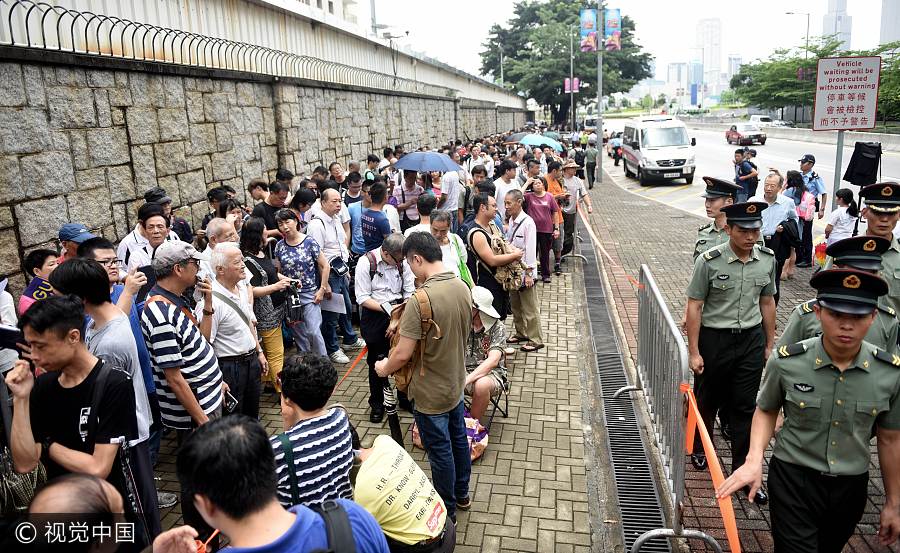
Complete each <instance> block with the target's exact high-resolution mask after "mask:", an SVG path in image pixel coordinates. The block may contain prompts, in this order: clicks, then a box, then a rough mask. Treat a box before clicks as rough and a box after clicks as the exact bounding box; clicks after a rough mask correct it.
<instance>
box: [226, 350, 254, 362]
mask: <svg viewBox="0 0 900 553" xmlns="http://www.w3.org/2000/svg"><path fill="white" fill-rule="evenodd" d="M257 355H259V352H258V351H257V350H256V348H254V349H251V350H250V351H248V352H247V353H239V354H238V355H226V356H224V357H219V361H248V360H250V359H253V358H254V357H256V356H257Z"/></svg>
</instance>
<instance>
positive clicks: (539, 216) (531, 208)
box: [525, 192, 559, 233]
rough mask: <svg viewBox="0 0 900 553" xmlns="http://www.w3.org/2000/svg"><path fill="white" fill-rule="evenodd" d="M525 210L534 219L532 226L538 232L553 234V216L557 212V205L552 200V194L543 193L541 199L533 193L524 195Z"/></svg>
mask: <svg viewBox="0 0 900 553" xmlns="http://www.w3.org/2000/svg"><path fill="white" fill-rule="evenodd" d="M525 210H526V211H528V215H529V216H530V217H531V218H532V219H534V226H535V227H536V228H537V231H538V232H545V233H552V232H553V214H554V213H556V212H557V211H559V205H558V204H557V203H556V200H555V199H554V198H553V194H550V193H549V192H545V193H544V196H543V197H542V198H539V197H537V196H536V195H535V193H534V192H526V193H525Z"/></svg>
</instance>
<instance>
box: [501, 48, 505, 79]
mask: <svg viewBox="0 0 900 553" xmlns="http://www.w3.org/2000/svg"><path fill="white" fill-rule="evenodd" d="M504 83H505V81H504V80H503V48H500V86H504V87H505V85H504Z"/></svg>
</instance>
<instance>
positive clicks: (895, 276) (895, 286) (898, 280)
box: [859, 182, 900, 313]
mask: <svg viewBox="0 0 900 553" xmlns="http://www.w3.org/2000/svg"><path fill="white" fill-rule="evenodd" d="M859 196H860V198H861V199H864V200H865V201H866V203H865V206H866V207H867V208H868V209H870V210H872V211H874V212H875V213H896V212H898V211H900V184H897V183H896V182H877V183H875V184H870V185H867V186H863V187H862V188H861V189H860V191H859ZM881 264H882V266H883V268H882V271H881V276H882V277H883V278H884V279H885V280H886V281H887V283H888V293H887V297H886V298H885V300H886V301H885V304H886V305H889V306H891V307H892V308H893V309H894V311H896V312H898V313H900V242H898V241H897V239H896V238H893V237H892V239H891V246H890V248H888V250H887V251H886V252H884V254H882V256H881Z"/></svg>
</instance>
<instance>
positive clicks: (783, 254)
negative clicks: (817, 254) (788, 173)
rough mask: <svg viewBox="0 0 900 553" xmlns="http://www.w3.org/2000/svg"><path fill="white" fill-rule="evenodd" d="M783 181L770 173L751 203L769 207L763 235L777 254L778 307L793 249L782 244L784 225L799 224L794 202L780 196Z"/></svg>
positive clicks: (777, 174)
mask: <svg viewBox="0 0 900 553" xmlns="http://www.w3.org/2000/svg"><path fill="white" fill-rule="evenodd" d="M783 181H784V179H783V178H782V176H781V174H779V173H777V172H772V173H769V175H768V176H767V177H766V180H765V181H764V183H763V194H762V195H761V196H760V195H757V196H753V197H752V198H750V201H751V202H766V204H768V206H769V207H767V208H766V209H765V210H764V211H763V212H762V219H763V226H762V229H761V235H762V238H763V243H764V244H765V245H766V247H767V248H769V249H770V250H772V251H773V252H775V305H778V300H779V298H780V296H781V269H783V268H784V262H785V261H787V259H788V257H790V255H791V254H790V252H791V248H789V247H784V246H785V244H783V243H782V240H783V239H784V240H787V239H788V238H787V237H786V236H785V234H784V233H785V229H784V227H785V225H784V223H785V222H786V221H794V222H795V223H799V221H798V217H797V209H796V208H795V207H794V201H793V200H791V199H790V198H788V197H787V196H785V195H783V194H780V191H781V184H782V182H783ZM790 226H793V225H790ZM796 232H799V228H797V229H796ZM796 232H795V233H794V234H795V235H796Z"/></svg>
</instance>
